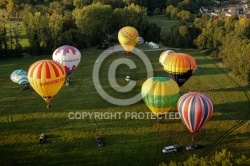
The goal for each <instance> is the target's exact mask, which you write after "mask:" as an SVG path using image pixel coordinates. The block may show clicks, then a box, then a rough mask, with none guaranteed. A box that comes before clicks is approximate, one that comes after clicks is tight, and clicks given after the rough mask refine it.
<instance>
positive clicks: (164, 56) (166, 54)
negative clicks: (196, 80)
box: [159, 50, 175, 65]
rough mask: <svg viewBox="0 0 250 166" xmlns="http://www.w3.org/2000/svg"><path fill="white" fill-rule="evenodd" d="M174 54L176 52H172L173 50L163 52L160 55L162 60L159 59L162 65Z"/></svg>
mask: <svg viewBox="0 0 250 166" xmlns="http://www.w3.org/2000/svg"><path fill="white" fill-rule="evenodd" d="M173 53H175V52H174V51H172V50H166V51H163V52H162V53H161V55H160V58H159V62H160V64H161V65H163V64H164V61H165V59H166V58H167V56H168V55H170V54H173Z"/></svg>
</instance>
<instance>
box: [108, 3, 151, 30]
mask: <svg viewBox="0 0 250 166" xmlns="http://www.w3.org/2000/svg"><path fill="white" fill-rule="evenodd" d="M112 25H113V27H115V29H116V30H119V29H120V28H122V27H124V26H128V25H129V26H133V27H135V28H136V29H137V30H138V31H139V34H140V33H142V32H144V31H145V29H146V26H147V25H148V21H147V11H146V9H145V8H142V7H140V6H138V5H135V4H130V5H129V6H126V7H124V8H123V9H122V8H117V9H115V10H114V21H113V24H112Z"/></svg>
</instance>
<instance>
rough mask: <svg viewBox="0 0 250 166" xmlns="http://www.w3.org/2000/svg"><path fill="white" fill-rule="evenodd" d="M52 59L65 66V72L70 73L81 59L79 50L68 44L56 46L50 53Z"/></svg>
mask: <svg viewBox="0 0 250 166" xmlns="http://www.w3.org/2000/svg"><path fill="white" fill-rule="evenodd" d="M52 59H53V60H54V61H57V62H59V63H60V64H62V65H63V66H64V68H65V71H66V74H68V75H69V74H71V73H72V72H73V71H74V70H75V69H76V67H77V66H78V64H79V63H80V61H81V53H80V51H79V50H78V49H77V48H75V47H73V46H69V45H64V46H61V47H58V48H57V49H56V50H55V51H54V52H53V55H52Z"/></svg>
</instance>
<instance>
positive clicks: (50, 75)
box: [28, 59, 66, 106]
mask: <svg viewBox="0 0 250 166" xmlns="http://www.w3.org/2000/svg"><path fill="white" fill-rule="evenodd" d="M65 77H66V72H65V70H64V67H63V66H62V65H61V64H60V63H58V62H56V61H53V60H49V59H46V60H40V61H37V62H35V63H33V64H32V65H31V66H30V68H29V70H28V80H29V83H30V85H31V86H32V88H33V89H34V90H35V91H36V92H37V93H38V94H39V95H40V96H41V97H42V98H43V99H44V100H45V102H46V103H48V106H49V102H50V101H51V100H52V99H53V97H54V96H55V95H56V94H57V93H58V92H59V90H60V89H61V87H62V86H63V83H64V81H65Z"/></svg>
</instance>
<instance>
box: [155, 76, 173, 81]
mask: <svg viewBox="0 0 250 166" xmlns="http://www.w3.org/2000/svg"><path fill="white" fill-rule="evenodd" d="M153 80H154V81H158V82H166V81H169V80H170V78H168V77H153Z"/></svg>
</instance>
